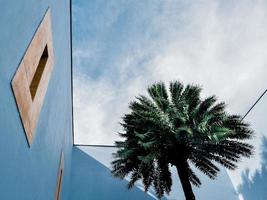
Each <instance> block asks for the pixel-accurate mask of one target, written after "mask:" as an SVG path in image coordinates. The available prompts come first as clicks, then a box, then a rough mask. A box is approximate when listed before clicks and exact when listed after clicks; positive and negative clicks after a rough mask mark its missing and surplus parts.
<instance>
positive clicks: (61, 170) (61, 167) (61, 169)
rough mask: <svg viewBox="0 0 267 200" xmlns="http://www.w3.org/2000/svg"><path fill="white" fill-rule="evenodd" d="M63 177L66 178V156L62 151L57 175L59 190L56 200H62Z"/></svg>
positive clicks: (56, 193)
mask: <svg viewBox="0 0 267 200" xmlns="http://www.w3.org/2000/svg"><path fill="white" fill-rule="evenodd" d="M63 176H64V154H63V151H62V152H61V155H60V165H59V168H58V173H57V188H56V192H55V200H60V196H61V189H62V180H63Z"/></svg>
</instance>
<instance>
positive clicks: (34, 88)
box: [30, 45, 48, 100]
mask: <svg viewBox="0 0 267 200" xmlns="http://www.w3.org/2000/svg"><path fill="white" fill-rule="evenodd" d="M47 59H48V51H47V45H46V46H45V49H44V51H43V54H42V56H41V58H40V60H39V64H38V66H37V69H36V71H35V73H34V76H33V79H32V82H31V85H30V92H31V96H32V100H34V97H35V94H36V91H37V88H38V86H39V83H40V80H41V77H42V75H43V72H44V68H45V65H46V62H47Z"/></svg>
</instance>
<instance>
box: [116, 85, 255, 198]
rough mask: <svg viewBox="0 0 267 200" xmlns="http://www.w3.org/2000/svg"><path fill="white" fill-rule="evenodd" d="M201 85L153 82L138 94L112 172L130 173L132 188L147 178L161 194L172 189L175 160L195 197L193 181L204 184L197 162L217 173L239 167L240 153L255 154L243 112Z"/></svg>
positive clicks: (211, 174) (125, 121) (213, 174)
mask: <svg viewBox="0 0 267 200" xmlns="http://www.w3.org/2000/svg"><path fill="white" fill-rule="evenodd" d="M200 92H201V88H200V87H199V86H196V85H187V86H185V87H184V85H183V84H182V83H181V82H178V81H176V82H171V83H170V85H169V92H168V91H167V89H166V87H165V85H164V84H163V83H161V82H160V83H157V84H154V85H152V86H151V87H149V88H148V93H149V95H150V98H148V97H145V96H142V95H140V96H138V97H136V100H135V101H133V102H131V103H130V106H129V107H130V110H131V112H130V113H129V114H126V115H125V116H124V117H123V122H122V123H121V125H122V127H123V129H124V131H123V132H122V133H119V134H120V136H121V137H123V138H124V141H117V142H116V146H117V147H118V151H117V152H116V153H115V154H114V156H115V160H114V161H113V162H112V166H113V170H112V173H113V174H114V175H115V177H118V178H121V179H122V178H124V177H125V176H127V175H130V182H129V184H128V188H131V187H132V186H133V185H134V183H135V182H136V181H137V180H139V179H142V181H143V184H144V187H145V191H147V190H148V188H149V187H150V186H151V185H152V186H154V189H155V191H156V193H157V196H158V198H160V197H162V196H163V194H164V193H165V192H166V193H169V192H170V190H171V185H172V179H171V173H170V166H175V167H176V169H177V172H178V175H179V178H180V181H181V184H182V187H183V191H184V194H185V197H186V200H194V199H195V196H194V194H193V191H192V187H191V184H193V185H195V186H200V185H201V181H200V180H199V178H198V177H197V175H196V174H195V173H194V171H193V170H192V168H191V165H194V166H195V167H196V168H198V169H199V170H200V171H202V172H203V173H204V174H206V175H207V176H208V177H209V178H211V179H214V178H215V177H216V176H217V174H218V172H219V168H218V167H217V166H216V163H219V164H221V165H223V166H224V167H226V168H228V169H231V170H233V169H235V168H236V163H237V162H238V161H239V159H240V158H241V157H242V156H244V157H249V156H251V155H252V150H253V147H252V146H251V145H250V144H248V143H246V142H245V141H242V140H246V139H249V138H251V137H252V135H253V131H252V129H251V128H250V127H249V124H247V123H245V122H243V121H242V118H241V117H240V116H239V115H230V114H228V113H227V112H226V111H225V103H223V102H221V103H217V102H216V101H217V100H216V97H215V96H211V97H208V98H206V99H201V97H200Z"/></svg>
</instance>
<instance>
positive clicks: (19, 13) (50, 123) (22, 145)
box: [0, 0, 72, 200]
mask: <svg viewBox="0 0 267 200" xmlns="http://www.w3.org/2000/svg"><path fill="white" fill-rule="evenodd" d="M0 2H1V12H0V27H1V29H0V30H1V31H0V49H1V53H0V91H1V97H0V130H1V133H0V177H1V178H0V194H1V199H12V200H13V199H14V200H15V199H20V200H24V199H25V200H32V199H38V200H42V199H44V200H49V199H54V194H55V190H56V180H57V170H58V167H59V159H60V152H61V149H63V150H64V157H65V174H64V177H63V185H62V187H63V189H62V199H67V196H68V191H69V182H70V176H69V175H70V170H71V154H72V118H71V117H72V115H71V64H70V31H69V30H70V27H69V25H70V23H69V14H70V12H69V1H64V0H1V1H0ZM48 7H50V8H51V16H52V34H53V44H54V53H55V65H54V70H53V73H52V75H51V79H50V83H49V87H48V90H47V93H46V97H45V101H44V104H43V107H42V111H41V114H40V118H39V122H38V125H37V129H36V134H35V138H34V141H33V144H32V146H31V147H30V148H29V147H28V144H27V140H26V137H25V133H24V131H23V126H22V124H21V121H20V116H19V113H18V110H17V107H16V102H15V98H14V96H13V93H12V89H11V86H10V82H11V80H12V77H13V76H14V74H15V72H16V70H17V68H18V66H19V63H20V60H21V59H22V57H23V55H24V52H25V50H26V48H27V46H28V45H29V43H30V41H31V39H32V37H33V35H34V32H35V31H36V29H37V27H38V25H39V23H40V22H41V20H42V18H43V16H44V14H45V12H46V10H47V9H48Z"/></svg>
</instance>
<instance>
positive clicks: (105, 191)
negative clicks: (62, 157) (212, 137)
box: [70, 147, 164, 200]
mask: <svg viewBox="0 0 267 200" xmlns="http://www.w3.org/2000/svg"><path fill="white" fill-rule="evenodd" d="M90 152H92V151H91V150H90V148H86V147H84V148H79V147H74V148H73V154H72V155H73V159H72V174H71V186H72V187H71V190H70V193H71V194H70V199H71V200H87V199H92V200H94V199H97V200H107V199H109V200H125V199H127V200H152V199H154V198H153V197H152V196H150V195H148V194H146V193H144V192H143V191H142V190H141V189H140V188H138V187H136V186H134V187H133V188H132V189H131V190H127V188H126V186H127V181H126V180H122V181H121V180H118V179H115V178H114V177H113V176H112V174H111V172H110V170H109V168H108V167H106V166H105V165H103V164H102V163H101V162H99V161H98V160H96V159H95V158H93V157H92V156H91V155H90ZM107 155H108V156H109V155H111V154H110V152H107V151H106V152H103V151H102V152H100V154H99V156H102V157H103V158H104V157H105V156H107ZM108 160H109V158H106V161H108ZM163 200H164V199H163Z"/></svg>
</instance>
